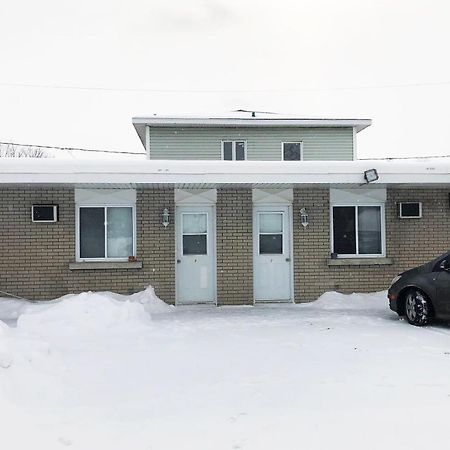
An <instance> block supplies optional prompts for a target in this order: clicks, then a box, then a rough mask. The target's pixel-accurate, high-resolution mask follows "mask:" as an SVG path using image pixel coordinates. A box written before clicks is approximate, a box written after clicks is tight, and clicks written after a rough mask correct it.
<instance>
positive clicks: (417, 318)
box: [405, 289, 431, 327]
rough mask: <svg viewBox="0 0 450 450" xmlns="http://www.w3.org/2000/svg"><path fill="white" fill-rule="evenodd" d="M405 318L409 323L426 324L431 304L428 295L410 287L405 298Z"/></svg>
mask: <svg viewBox="0 0 450 450" xmlns="http://www.w3.org/2000/svg"><path fill="white" fill-rule="evenodd" d="M405 313H406V319H407V320H408V322H409V323H410V324H411V325H416V326H419V327H420V326H422V325H426V324H427V323H428V322H429V320H430V313H431V306H430V301H429V300H428V297H427V296H426V295H425V294H423V293H422V292H420V291H418V290H416V289H411V290H409V291H408V293H407V294H406V300H405Z"/></svg>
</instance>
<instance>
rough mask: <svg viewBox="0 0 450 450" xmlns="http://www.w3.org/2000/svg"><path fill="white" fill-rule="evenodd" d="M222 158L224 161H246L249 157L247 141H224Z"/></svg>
mask: <svg viewBox="0 0 450 450" xmlns="http://www.w3.org/2000/svg"><path fill="white" fill-rule="evenodd" d="M222 159H223V160H224V161H244V160H245V159H247V142H246V141H222Z"/></svg>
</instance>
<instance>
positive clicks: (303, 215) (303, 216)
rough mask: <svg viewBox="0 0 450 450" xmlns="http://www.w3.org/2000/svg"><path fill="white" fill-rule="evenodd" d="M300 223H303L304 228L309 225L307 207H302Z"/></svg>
mask: <svg viewBox="0 0 450 450" xmlns="http://www.w3.org/2000/svg"><path fill="white" fill-rule="evenodd" d="M300 223H301V224H302V225H303V228H306V227H307V226H308V225H309V222H308V213H307V212H306V208H300Z"/></svg>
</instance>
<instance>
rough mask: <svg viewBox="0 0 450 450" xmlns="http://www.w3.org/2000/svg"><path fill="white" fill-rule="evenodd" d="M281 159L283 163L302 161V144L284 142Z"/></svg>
mask: <svg viewBox="0 0 450 450" xmlns="http://www.w3.org/2000/svg"><path fill="white" fill-rule="evenodd" d="M281 157H282V159H283V161H300V160H301V159H302V143H301V142H283V144H282V155H281Z"/></svg>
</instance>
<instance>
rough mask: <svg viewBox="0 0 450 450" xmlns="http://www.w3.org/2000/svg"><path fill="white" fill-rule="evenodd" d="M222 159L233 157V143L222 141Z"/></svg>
mask: <svg viewBox="0 0 450 450" xmlns="http://www.w3.org/2000/svg"><path fill="white" fill-rule="evenodd" d="M223 159H224V160H225V161H231V160H232V159H233V143H232V142H224V143H223Z"/></svg>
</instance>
